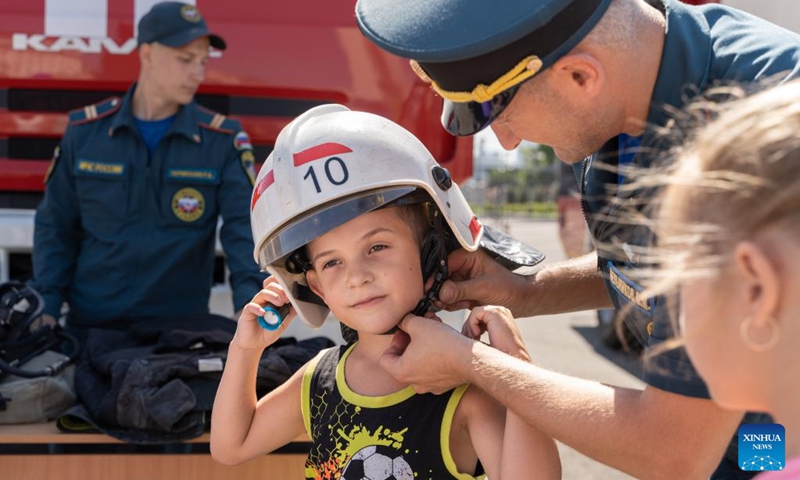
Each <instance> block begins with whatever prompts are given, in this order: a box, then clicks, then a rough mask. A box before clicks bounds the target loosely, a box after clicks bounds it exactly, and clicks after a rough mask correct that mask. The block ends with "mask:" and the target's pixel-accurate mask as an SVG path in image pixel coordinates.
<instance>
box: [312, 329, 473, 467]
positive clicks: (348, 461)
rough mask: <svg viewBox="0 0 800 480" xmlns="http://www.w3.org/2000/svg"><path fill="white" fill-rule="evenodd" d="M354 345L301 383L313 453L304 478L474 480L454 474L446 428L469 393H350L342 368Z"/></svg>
mask: <svg viewBox="0 0 800 480" xmlns="http://www.w3.org/2000/svg"><path fill="white" fill-rule="evenodd" d="M354 346H355V344H353V345H343V346H340V347H334V348H331V349H329V350H326V351H325V352H324V353H322V354H321V355H320V356H318V357H317V358H316V359H315V361H312V363H311V364H310V365H309V366H308V368H307V369H306V372H305V376H304V377H303V387H302V410H303V421H304V422H305V426H306V431H307V433H308V435H309V437H310V438H311V441H312V447H311V452H310V453H309V455H308V459H307V460H306V469H305V476H306V478H307V479H317V480H330V479H340V480H361V479H364V478H366V479H370V480H391V479H395V480H427V479H435V480H439V479H447V478H455V479H459V480H473V479H476V478H484V475H481V476H479V477H473V476H472V475H468V474H462V473H458V471H457V469H456V465H455V462H454V461H453V457H452V456H451V454H450V427H451V425H452V421H453V414H454V413H455V411H456V407H457V406H458V402H459V401H460V400H461V397H462V396H463V395H464V392H465V391H466V389H467V386H466V385H462V386H460V387H457V388H455V389H453V390H450V391H449V392H446V393H444V394H442V395H433V394H416V393H414V390H413V389H412V388H411V387H406V388H404V389H403V390H400V391H399V392H395V393H392V394H390V395H385V396H380V397H367V396H363V395H359V394H357V393H355V392H353V391H352V390H350V389H349V388H348V386H347V383H346V382H345V377H344V365H345V361H346V360H347V356H348V355H349V354H350V352H351V351H352V349H353V347H354Z"/></svg>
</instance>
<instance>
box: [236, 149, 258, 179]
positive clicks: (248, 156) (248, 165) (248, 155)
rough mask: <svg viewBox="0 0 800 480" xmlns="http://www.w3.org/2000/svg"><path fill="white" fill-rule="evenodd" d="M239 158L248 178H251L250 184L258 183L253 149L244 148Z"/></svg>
mask: <svg viewBox="0 0 800 480" xmlns="http://www.w3.org/2000/svg"><path fill="white" fill-rule="evenodd" d="M239 160H240V161H241V164H242V168H243V169H244V173H246V174H247V178H249V179H250V186H253V185H254V184H255V183H256V168H255V160H256V158H255V156H253V151H252V150H244V151H242V153H241V154H240V155H239Z"/></svg>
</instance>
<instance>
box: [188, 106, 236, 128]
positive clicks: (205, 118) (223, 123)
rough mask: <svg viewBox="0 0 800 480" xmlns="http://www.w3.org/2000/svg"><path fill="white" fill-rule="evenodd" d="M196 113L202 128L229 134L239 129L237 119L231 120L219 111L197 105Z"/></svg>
mask: <svg viewBox="0 0 800 480" xmlns="http://www.w3.org/2000/svg"><path fill="white" fill-rule="evenodd" d="M197 113H198V115H199V117H200V126H201V127H203V128H207V129H209V130H214V131H217V132H222V133H229V134H233V133H234V132H237V131H239V130H241V126H240V124H239V122H238V121H237V120H232V119H230V118H228V117H226V116H225V115H223V114H221V113H217V112H215V111H213V110H209V109H207V108H204V107H201V106H199V105H198V107H197Z"/></svg>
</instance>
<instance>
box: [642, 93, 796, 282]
mask: <svg viewBox="0 0 800 480" xmlns="http://www.w3.org/2000/svg"><path fill="white" fill-rule="evenodd" d="M726 91H727V93H728V94H729V95H733V97H734V98H738V100H732V101H728V102H724V103H721V104H719V103H714V102H712V101H706V102H697V103H695V104H693V107H692V110H693V111H694V112H692V113H694V114H695V115H694V116H695V118H698V115H697V114H701V115H702V116H703V117H705V118H708V117H715V118H716V119H715V120H712V121H711V122H710V123H708V124H707V125H705V126H702V128H698V129H696V130H695V132H696V133H695V134H694V138H693V139H690V140H689V142H688V144H685V146H684V147H682V151H679V152H678V155H677V160H676V162H675V163H674V164H672V165H671V166H669V167H668V170H667V171H666V172H665V173H664V174H663V175H656V176H654V177H652V178H650V179H648V175H647V173H642V176H641V179H640V180H639V181H638V183H640V184H647V183H651V185H652V186H655V187H659V188H661V191H660V193H659V195H658V196H657V197H656V198H657V199H658V200H657V201H656V202H655V204H654V205H653V208H654V209H655V210H654V215H651V216H650V217H651V218H652V219H653V224H652V228H653V229H654V231H655V233H656V238H657V244H656V248H655V249H654V255H655V256H656V258H655V260H656V262H654V263H655V264H657V265H659V271H660V272H659V274H658V275H657V281H655V282H650V285H651V288H655V289H657V290H661V291H666V290H669V289H674V287H676V286H677V285H678V284H679V283H680V282H681V281H683V280H686V279H690V278H697V277H714V276H716V275H717V274H718V273H719V271H720V269H721V268H722V267H723V266H724V265H725V264H726V263H727V262H728V261H729V260H730V258H731V257H730V255H729V254H730V253H731V252H732V249H733V247H734V246H735V245H736V243H737V242H740V241H742V240H746V239H748V238H751V237H753V236H754V235H756V234H757V233H758V232H762V231H764V230H765V229H769V228H773V227H778V228H782V229H785V230H788V231H791V232H792V233H793V234H795V235H797V236H798V238H800V80H798V81H793V82H790V83H786V84H784V85H782V86H778V87H774V88H770V89H767V90H765V91H762V92H760V93H756V94H754V95H752V96H749V97H748V96H746V92H745V90H743V89H741V88H738V89H737V88H730V87H729V88H727V89H726ZM659 183H661V185H659ZM656 293H661V292H656Z"/></svg>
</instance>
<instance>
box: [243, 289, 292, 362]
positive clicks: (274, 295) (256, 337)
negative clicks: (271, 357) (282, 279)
mask: <svg viewBox="0 0 800 480" xmlns="http://www.w3.org/2000/svg"><path fill="white" fill-rule="evenodd" d="M268 303H271V304H273V305H275V306H276V307H280V306H282V305H285V304H287V303H289V297H288V296H287V295H286V292H285V291H284V290H283V287H281V285H280V284H279V283H278V281H277V280H275V279H274V278H272V277H269V278H267V279H266V280H264V289H263V290H261V291H260V292H258V293H257V294H256V295H255V296H254V297H253V299H252V300H251V301H250V303H248V304H247V305H245V306H244V309H243V310H242V315H241V317H239V323H238V325H237V327H236V334H235V335H234V336H233V341H232V342H231V343H233V344H235V345H236V346H237V347H239V348H241V349H243V350H259V351H261V350H264V349H265V348H267V347H268V346H269V345H272V344H273V343H275V341H276V340H277V339H278V338H280V336H281V335H282V334H283V332H284V330H286V327H288V326H289V324H290V323H291V321H292V319H294V317H295V316H296V315H295V311H294V308H291V309H290V310H289V313H288V314H287V315H286V318H284V319H283V323H281V326H280V327H278V329H277V330H267V329H265V328H262V327H261V325H259V324H258V317H259V316H263V315H264V308H263V307H264V306H265V305H266V304H268Z"/></svg>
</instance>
